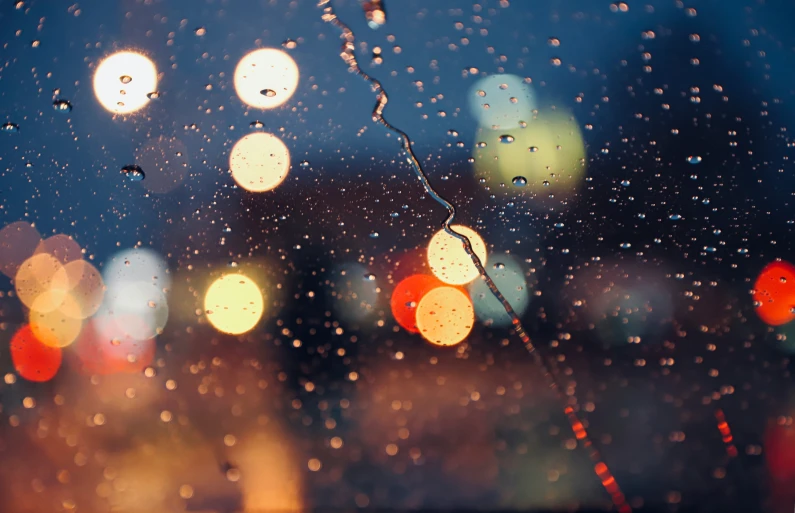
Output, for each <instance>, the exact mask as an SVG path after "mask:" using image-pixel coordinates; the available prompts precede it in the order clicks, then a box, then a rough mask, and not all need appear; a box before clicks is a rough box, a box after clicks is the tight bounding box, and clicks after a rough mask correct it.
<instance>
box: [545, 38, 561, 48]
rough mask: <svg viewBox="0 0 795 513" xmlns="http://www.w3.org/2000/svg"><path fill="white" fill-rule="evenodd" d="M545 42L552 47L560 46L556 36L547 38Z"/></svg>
mask: <svg viewBox="0 0 795 513" xmlns="http://www.w3.org/2000/svg"><path fill="white" fill-rule="evenodd" d="M547 44H548V45H549V46H552V47H558V46H560V39H558V38H556V37H550V38H549V39H547Z"/></svg>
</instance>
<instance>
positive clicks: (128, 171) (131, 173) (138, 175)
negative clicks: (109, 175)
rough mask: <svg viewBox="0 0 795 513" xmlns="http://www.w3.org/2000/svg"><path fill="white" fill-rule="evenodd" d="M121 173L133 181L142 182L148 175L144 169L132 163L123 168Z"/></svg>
mask: <svg viewBox="0 0 795 513" xmlns="http://www.w3.org/2000/svg"><path fill="white" fill-rule="evenodd" d="M121 173H122V174H123V175H124V176H126V177H127V179H128V180H130V181H131V182H140V181H141V180H143V179H144V178H145V177H146V174H145V173H144V170H143V169H141V167H140V166H136V165H135V164H130V165H128V166H124V167H123V168H121Z"/></svg>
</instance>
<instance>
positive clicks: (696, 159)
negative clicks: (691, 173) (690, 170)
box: [687, 155, 701, 165]
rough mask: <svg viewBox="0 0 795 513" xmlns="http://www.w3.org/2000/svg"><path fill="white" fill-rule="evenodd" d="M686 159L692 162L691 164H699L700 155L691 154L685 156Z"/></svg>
mask: <svg viewBox="0 0 795 513" xmlns="http://www.w3.org/2000/svg"><path fill="white" fill-rule="evenodd" d="M687 161H688V162H689V163H690V164H693V165H696V164H701V157H700V156H698V155H691V156H689V157H687Z"/></svg>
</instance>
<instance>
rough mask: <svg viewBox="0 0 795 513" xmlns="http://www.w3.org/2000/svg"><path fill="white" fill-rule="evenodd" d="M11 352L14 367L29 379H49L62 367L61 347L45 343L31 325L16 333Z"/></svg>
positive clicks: (40, 380)
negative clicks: (36, 334) (34, 332)
mask: <svg viewBox="0 0 795 513" xmlns="http://www.w3.org/2000/svg"><path fill="white" fill-rule="evenodd" d="M10 352H11V361H12V362H13V364H14V369H15V370H16V371H17V373H18V374H19V375H20V376H22V377H23V378H25V379H26V380H28V381H39V382H43V381H49V380H51V379H52V378H53V377H54V376H55V374H56V373H57V372H58V369H60V368H61V360H62V358H63V355H62V352H61V349H60V348H59V347H52V346H48V345H45V344H43V343H42V342H41V341H40V340H39V339H38V338H36V336H35V335H34V334H33V332H32V331H31V329H30V326H23V327H22V328H20V330H19V331H17V332H16V334H14V337H13V338H12V339H11V346H10Z"/></svg>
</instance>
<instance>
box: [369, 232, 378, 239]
mask: <svg viewBox="0 0 795 513" xmlns="http://www.w3.org/2000/svg"><path fill="white" fill-rule="evenodd" d="M378 237H380V234H379V233H378V232H372V233H371V234H370V238H371V239H377V238H378Z"/></svg>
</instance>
